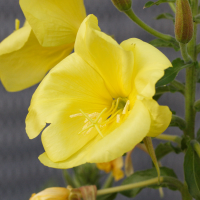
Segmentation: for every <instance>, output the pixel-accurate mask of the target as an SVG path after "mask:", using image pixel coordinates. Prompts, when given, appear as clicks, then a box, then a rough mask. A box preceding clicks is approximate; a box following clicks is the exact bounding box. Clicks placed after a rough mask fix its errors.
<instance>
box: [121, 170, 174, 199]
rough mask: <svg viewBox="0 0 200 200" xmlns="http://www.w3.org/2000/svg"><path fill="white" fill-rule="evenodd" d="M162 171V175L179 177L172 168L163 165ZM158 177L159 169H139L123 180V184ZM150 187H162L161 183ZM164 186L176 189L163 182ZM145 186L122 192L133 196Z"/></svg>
mask: <svg viewBox="0 0 200 200" xmlns="http://www.w3.org/2000/svg"><path fill="white" fill-rule="evenodd" d="M160 173H161V176H170V177H174V178H177V176H176V174H175V173H174V171H173V170H172V169H169V168H167V167H161V168H160ZM156 177H157V171H156V169H155V168H152V169H148V170H144V171H137V172H135V173H134V174H132V175H131V176H129V177H128V178H126V179H125V180H124V181H123V182H122V185H126V184H131V183H138V182H140V181H146V180H149V179H152V178H156ZM149 187H150V188H154V189H157V188H159V187H160V185H151V186H149ZM162 187H169V188H170V189H172V190H176V188H174V187H171V186H168V185H166V184H162ZM144 188H145V187H140V188H134V189H131V190H127V191H123V192H121V193H122V194H123V195H125V196H127V197H132V198H133V197H135V196H136V195H137V194H138V193H139V192H140V191H141V190H142V189H144Z"/></svg>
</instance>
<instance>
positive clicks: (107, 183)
mask: <svg viewBox="0 0 200 200" xmlns="http://www.w3.org/2000/svg"><path fill="white" fill-rule="evenodd" d="M113 181H114V178H113V175H112V172H111V173H110V174H109V175H108V178H107V179H106V181H105V183H104V185H103V187H102V188H103V189H105V188H109V187H111V186H112V184H113Z"/></svg>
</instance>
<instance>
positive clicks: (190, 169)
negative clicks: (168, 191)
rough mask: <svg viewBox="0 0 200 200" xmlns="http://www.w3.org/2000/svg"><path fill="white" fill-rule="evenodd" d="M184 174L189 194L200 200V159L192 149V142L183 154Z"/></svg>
mask: <svg viewBox="0 0 200 200" xmlns="http://www.w3.org/2000/svg"><path fill="white" fill-rule="evenodd" d="M184 173H185V180H186V182H187V185H188V190H189V192H190V194H191V195H192V197H194V198H195V199H196V200H200V158H199V157H198V155H197V154H196V152H195V151H194V150H193V148H192V141H191V142H190V145H189V147H188V149H187V151H186V154H185V159H184Z"/></svg>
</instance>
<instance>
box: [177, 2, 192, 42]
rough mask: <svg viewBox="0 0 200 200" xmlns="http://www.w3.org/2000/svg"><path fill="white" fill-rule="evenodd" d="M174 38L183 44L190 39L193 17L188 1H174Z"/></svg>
mask: <svg viewBox="0 0 200 200" xmlns="http://www.w3.org/2000/svg"><path fill="white" fill-rule="evenodd" d="M175 36H176V40H177V41H178V42H181V43H184V44H186V43H188V42H189V41H190V40H191V39H192V36H193V17H192V11H191V8H190V4H189V2H188V0H176V18H175Z"/></svg>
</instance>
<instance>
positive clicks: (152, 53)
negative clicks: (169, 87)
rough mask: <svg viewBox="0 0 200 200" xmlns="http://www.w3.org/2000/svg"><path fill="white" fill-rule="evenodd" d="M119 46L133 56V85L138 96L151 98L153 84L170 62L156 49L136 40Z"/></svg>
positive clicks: (124, 42)
mask: <svg viewBox="0 0 200 200" xmlns="http://www.w3.org/2000/svg"><path fill="white" fill-rule="evenodd" d="M121 46H122V47H123V48H124V49H125V50H129V51H132V52H133V54H134V71H133V73H134V84H135V87H136V89H137V92H138V94H140V95H142V96H145V97H152V96H153V95H154V94H155V83H156V82H157V81H158V80H159V79H160V78H161V77H162V76H163V75H164V69H166V68H168V67H171V66H172V65H171V63H170V61H169V60H168V58H167V57H166V56H165V55H164V54H163V53H162V52H160V51H159V50H158V49H156V48H155V47H153V46H152V45H150V44H148V43H146V42H143V41H141V40H139V39H137V38H131V39H128V40H126V41H123V42H122V43H121Z"/></svg>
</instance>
